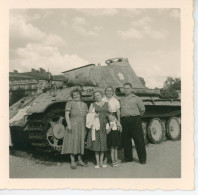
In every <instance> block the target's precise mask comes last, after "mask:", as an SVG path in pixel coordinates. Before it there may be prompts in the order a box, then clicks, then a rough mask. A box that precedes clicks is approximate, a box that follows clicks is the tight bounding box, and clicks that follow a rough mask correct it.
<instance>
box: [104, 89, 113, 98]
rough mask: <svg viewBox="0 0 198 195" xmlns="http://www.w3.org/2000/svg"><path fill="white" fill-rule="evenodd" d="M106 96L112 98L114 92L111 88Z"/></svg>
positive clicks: (107, 90)
mask: <svg viewBox="0 0 198 195" xmlns="http://www.w3.org/2000/svg"><path fill="white" fill-rule="evenodd" d="M106 96H107V97H108V98H111V97H112V96H113V90H112V89H111V88H107V89H106Z"/></svg>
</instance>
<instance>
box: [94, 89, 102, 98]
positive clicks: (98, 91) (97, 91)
mask: <svg viewBox="0 0 198 195" xmlns="http://www.w3.org/2000/svg"><path fill="white" fill-rule="evenodd" d="M96 93H100V95H101V96H102V97H103V92H102V91H100V90H96V91H94V95H95V94H96Z"/></svg>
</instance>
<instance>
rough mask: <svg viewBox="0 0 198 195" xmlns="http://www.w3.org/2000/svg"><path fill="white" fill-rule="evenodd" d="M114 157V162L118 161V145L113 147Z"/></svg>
mask: <svg viewBox="0 0 198 195" xmlns="http://www.w3.org/2000/svg"><path fill="white" fill-rule="evenodd" d="M114 157H115V162H116V163H117V162H118V147H117V146H116V147H115V149H114Z"/></svg>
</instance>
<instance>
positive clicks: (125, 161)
mask: <svg viewBox="0 0 198 195" xmlns="http://www.w3.org/2000/svg"><path fill="white" fill-rule="evenodd" d="M128 162H133V160H125V159H124V160H122V161H121V163H128Z"/></svg>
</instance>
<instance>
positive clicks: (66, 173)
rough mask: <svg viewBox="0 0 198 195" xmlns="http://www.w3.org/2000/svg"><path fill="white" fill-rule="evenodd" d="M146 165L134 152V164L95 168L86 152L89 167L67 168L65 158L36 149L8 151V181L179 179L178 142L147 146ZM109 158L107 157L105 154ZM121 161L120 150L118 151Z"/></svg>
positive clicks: (179, 145)
mask: <svg viewBox="0 0 198 195" xmlns="http://www.w3.org/2000/svg"><path fill="white" fill-rule="evenodd" d="M146 150H147V163H146V164H145V165H142V164H140V163H139V161H138V158H137V154H136V150H135V149H133V153H134V162H130V163H124V164H123V163H121V164H120V166H118V167H116V168H115V167H114V168H113V167H111V166H110V165H108V167H107V168H99V169H95V168H94V156H93V154H92V153H91V154H90V153H86V155H85V157H84V158H85V160H86V161H87V162H88V167H77V169H76V170H72V169H71V168H70V163H69V157H68V156H67V155H58V154H51V153H48V152H42V151H39V150H24V149H23V150H19V149H11V150H10V162H9V163H10V178H180V177H181V141H174V142H173V141H165V142H163V143H161V144H159V145H153V144H149V145H147V147H146ZM108 158H110V157H109V154H108ZM119 158H120V159H123V150H120V151H119Z"/></svg>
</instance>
